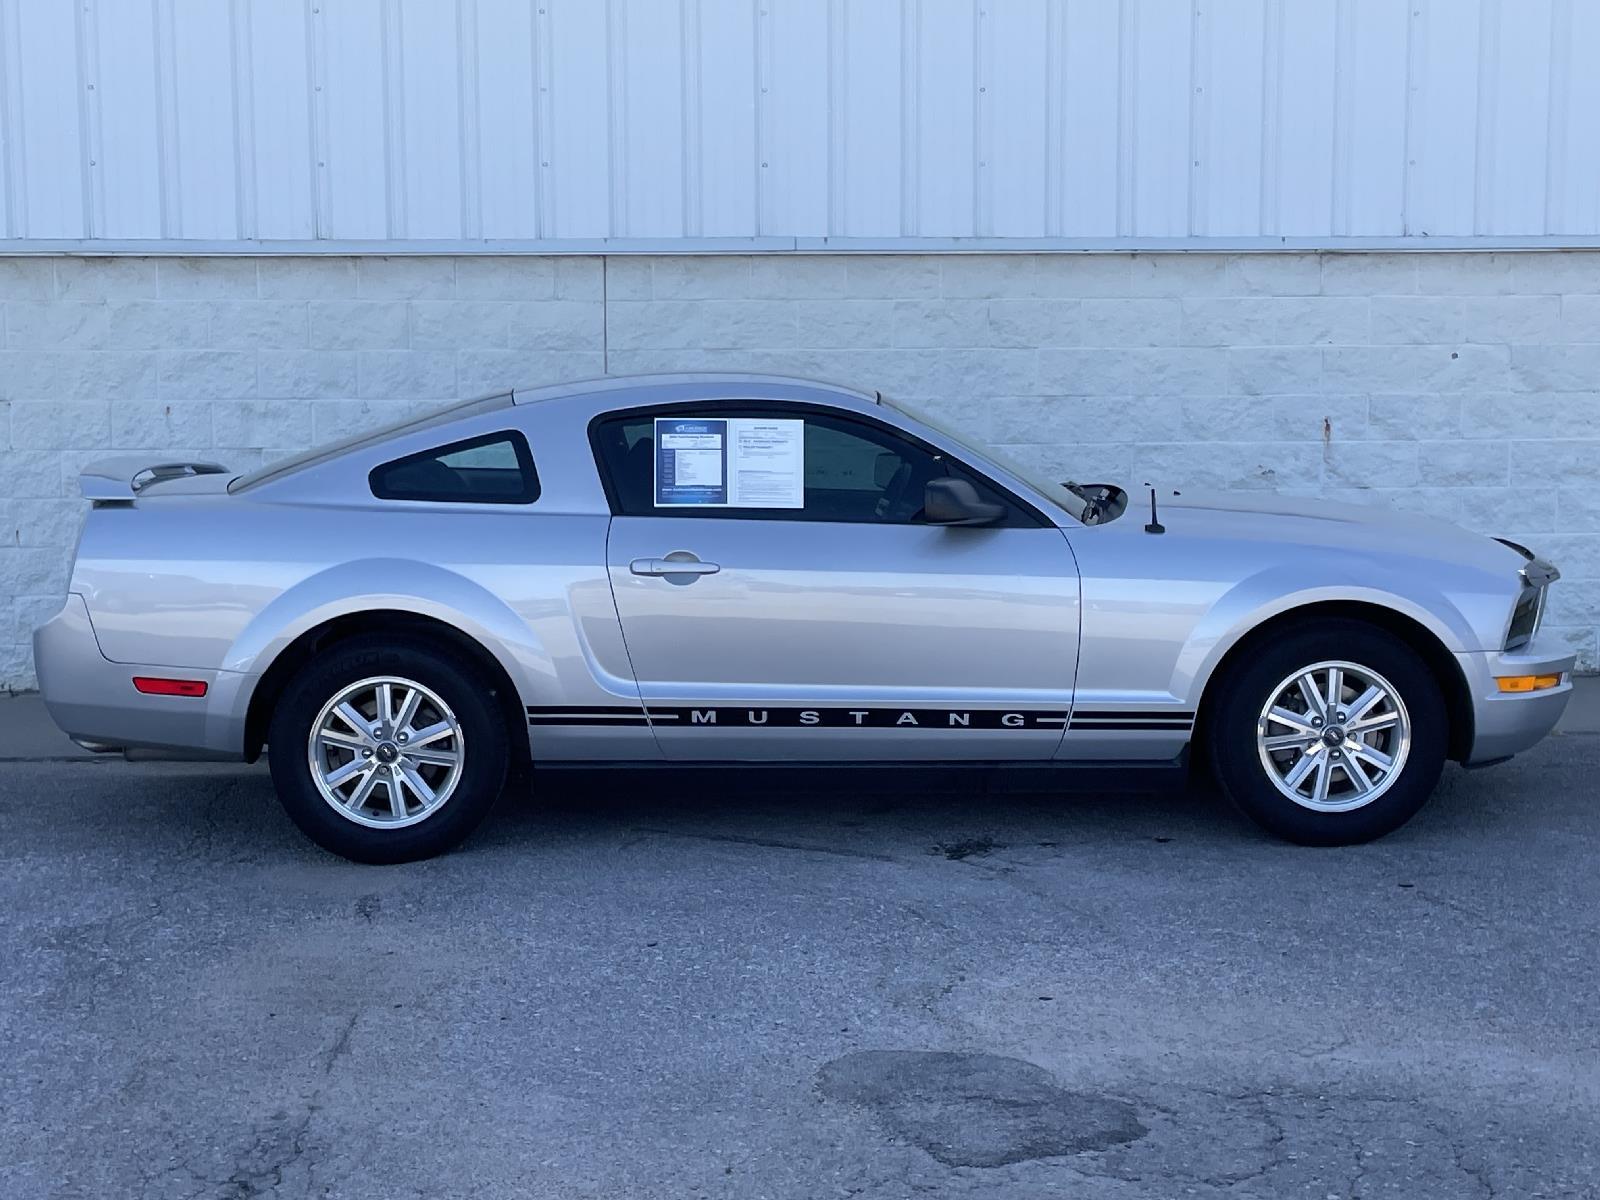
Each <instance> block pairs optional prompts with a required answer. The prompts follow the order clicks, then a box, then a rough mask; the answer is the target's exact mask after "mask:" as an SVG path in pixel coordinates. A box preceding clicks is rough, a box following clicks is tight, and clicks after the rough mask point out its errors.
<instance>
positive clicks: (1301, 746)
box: [1256, 661, 1411, 812]
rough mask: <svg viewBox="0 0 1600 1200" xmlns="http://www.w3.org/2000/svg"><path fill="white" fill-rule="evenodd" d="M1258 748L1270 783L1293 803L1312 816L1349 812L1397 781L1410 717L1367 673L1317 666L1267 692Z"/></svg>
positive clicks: (1356, 667) (1340, 665) (1393, 693)
mask: <svg viewBox="0 0 1600 1200" xmlns="http://www.w3.org/2000/svg"><path fill="white" fill-rule="evenodd" d="M1256 746H1257V749H1258V750H1259V752H1260V756H1261V765H1262V766H1263V767H1264V768H1265V770H1266V772H1267V778H1268V779H1270V780H1271V781H1272V783H1273V786H1274V787H1276V788H1277V789H1278V791H1280V792H1282V793H1283V794H1284V795H1285V796H1287V797H1288V798H1289V799H1290V800H1293V801H1294V802H1295V803H1296V804H1299V805H1301V806H1302V807H1304V808H1309V809H1312V810H1313V811H1316V812H1349V811H1350V810H1352V809H1357V808H1361V807H1363V806H1365V805H1368V804H1371V803H1372V802H1373V801H1374V800H1376V799H1377V798H1378V797H1379V796H1381V795H1383V793H1384V792H1386V791H1388V790H1389V788H1390V787H1391V786H1393V784H1394V782H1395V780H1397V779H1399V778H1400V772H1401V771H1402V770H1403V769H1404V767H1405V763H1406V757H1407V755H1408V754H1409V753H1410V750H1411V717H1410V715H1409V714H1408V713H1407V712H1406V706H1405V702H1404V701H1403V700H1402V699H1401V698H1400V693H1399V692H1398V691H1397V690H1396V689H1395V687H1394V685H1393V684H1391V683H1390V682H1389V681H1388V680H1387V679H1385V678H1384V677H1383V676H1381V675H1379V674H1378V673H1377V672H1376V671H1374V670H1372V669H1371V668H1369V667H1364V666H1361V665H1360V664H1358V663H1352V662H1342V661H1328V662H1319V663H1315V664H1313V665H1312V666H1309V667H1306V668H1303V669H1302V670H1299V671H1296V672H1295V673H1294V674H1293V675H1290V676H1289V677H1288V678H1286V679H1284V680H1283V681H1282V682H1281V683H1279V684H1278V686H1277V687H1275V688H1273V689H1272V691H1271V693H1270V694H1269V698H1268V700H1267V703H1266V705H1265V706H1264V707H1263V708H1262V710H1261V716H1260V718H1259V720H1258V721H1257V723H1256Z"/></svg>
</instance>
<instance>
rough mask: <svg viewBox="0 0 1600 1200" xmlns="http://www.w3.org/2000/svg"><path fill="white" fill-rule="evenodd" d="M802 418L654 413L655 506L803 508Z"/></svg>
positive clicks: (803, 434)
mask: <svg viewBox="0 0 1600 1200" xmlns="http://www.w3.org/2000/svg"><path fill="white" fill-rule="evenodd" d="M805 426H806V423H805V422H804V421H794V420H782V419H775V418H767V417H729V418H723V417H657V418H656V420H655V445H656V455H655V484H656V492H655V500H656V507H657V508H686V507H710V508H804V507H805Z"/></svg>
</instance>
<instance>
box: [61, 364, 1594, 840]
mask: <svg viewBox="0 0 1600 1200" xmlns="http://www.w3.org/2000/svg"><path fill="white" fill-rule="evenodd" d="M81 484H82V490H83V494H84V495H85V496H86V497H87V498H88V499H89V501H90V504H91V508H90V511H89V514H88V517H87V520H86V522H85V524H84V527H83V533H82V537H81V539H80V542H79V545H78V553H77V561H76V564H75V566H74V569H73V572H72V579H71V584H70V588H69V592H68V595H67V597H66V602H65V604H64V606H63V607H62V609H61V611H60V612H59V613H58V614H57V615H56V616H54V617H53V618H51V619H50V620H49V621H48V622H47V623H46V624H45V625H44V626H43V627H42V628H40V629H39V630H38V631H37V633H36V634H35V639H34V648H35V654H36V660H37V665H38V672H39V679H40V684H41V687H42V690H43V693H44V699H45V702H46V704H47V705H48V707H49V710H50V712H51V714H52V716H53V717H54V718H55V720H56V722H57V723H58V724H59V725H60V726H61V727H62V728H63V729H64V730H66V731H67V732H68V733H69V734H71V735H72V736H73V737H74V738H75V739H77V740H78V741H79V742H81V743H82V744H84V745H86V746H89V747H91V748H93V749H96V750H108V751H109V750H127V749H130V748H136V747H158V748H164V749H167V750H179V751H182V752H185V753H189V754H196V755H202V756H216V757H224V758H234V759H255V758H256V757H257V756H258V755H260V754H261V752H262V751H263V749H264V748H270V751H271V753H270V755H269V762H270V766H271V771H272V777H273V780H274V783H275V786H276V788H277V791H278V794H279V796H280V797H281V799H282V802H283V804H284V806H285V808H286V809H287V810H288V813H289V815H290V816H291V817H292V818H293V820H294V821H295V822H296V824H298V825H299V826H300V828H301V829H302V830H304V831H305V832H306V833H307V834H308V835H309V836H310V837H311V838H313V839H314V840H315V841H317V842H318V843H320V844H321V845H322V846H324V847H326V848H327V849H329V850H331V851H333V852H334V853H336V854H342V855H345V856H347V857H349V858H353V859H358V860H361V861H366V862H396V861H403V860H408V859H415V858H420V857H424V856H427V855H431V854H435V853H438V852H440V851H442V850H444V849H446V848H448V847H450V846H452V845H454V844H456V843H458V842H459V841H461V839H463V838H464V837H466V836H467V835H468V834H469V833H470V832H471V831H472V830H473V829H474V828H475V827H476V826H477V825H478V823H479V822H480V821H482V820H483V818H484V816H485V815H486V814H487V813H488V811H489V809H490V807H491V806H492V805H493V803H494V801H495V799H496V798H497V796H499V795H500V794H501V792H502V791H503V790H505V788H506V786H507V782H508V780H524V779H532V778H536V777H537V775H538V773H539V772H542V771H545V770H548V769H551V768H554V767H557V766H574V765H590V766H592V765H595V764H613V765H615V764H641V763H644V764H657V765H659V768H660V769H662V770H667V769H670V768H672V767H673V766H675V765H677V766H683V765H686V764H690V765H692V764H702V765H703V764H730V763H741V764H779V763H781V764H789V765H793V766H801V767H803V766H804V765H805V764H816V763H855V764H874V763H876V764H885V763H888V764H906V763H920V764H941V765H944V766H948V767H949V768H950V769H956V768H960V767H965V768H979V769H981V770H983V771H985V772H987V773H989V774H996V773H1000V772H1001V771H1002V769H1007V768H1031V771H1028V772H1027V774H1029V775H1031V777H1032V778H1034V779H1035V780H1036V781H1037V780H1038V779H1039V778H1040V777H1041V776H1042V775H1044V774H1046V773H1047V772H1048V773H1050V775H1051V777H1052V778H1057V777H1059V778H1061V779H1062V780H1065V779H1066V778H1067V777H1068V775H1069V774H1070V773H1071V772H1072V771H1074V770H1078V771H1082V770H1084V769H1090V768H1092V769H1094V770H1095V772H1096V776H1095V777H1096V778H1097V779H1101V780H1105V781H1107V782H1108V783H1109V784H1110V785H1112V786H1116V787H1118V789H1119V790H1122V789H1123V787H1124V786H1125V784H1126V783H1127V782H1129V781H1132V780H1133V779H1134V772H1135V771H1137V770H1141V769H1152V768H1163V767H1165V768H1168V769H1170V770H1173V771H1175V772H1182V771H1187V770H1189V769H1191V767H1192V766H1193V765H1195V764H1201V763H1203V764H1204V766H1205V767H1206V769H1208V770H1209V771H1211V772H1213V773H1214V775H1215V777H1216V779H1217V780H1218V781H1219V783H1220V785H1221V787H1222V789H1223V790H1224V791H1225V792H1226V793H1227V794H1228V795H1229V796H1230V797H1231V798H1232V799H1233V800H1234V801H1235V802H1236V803H1237V804H1238V805H1239V806H1240V807H1241V808H1242V809H1243V810H1244V811H1245V812H1246V813H1247V814H1249V816H1251V817H1252V818H1254V819H1255V820H1256V821H1257V822H1259V823H1260V824H1261V825H1262V826H1264V827H1266V828H1267V829H1268V830H1271V831H1272V832H1274V833H1276V834H1278V835H1281V836H1282V837H1285V838H1289V839H1292V840H1294V841H1297V842H1302V843H1313V844H1336V843H1349V842H1357V841H1361V840H1364V839H1370V838H1374V837H1378V836H1381V835H1383V834H1385V833H1388V832H1389V831H1391V830H1393V829H1395V828H1396V827H1398V826H1399V825H1401V824H1402V823H1403V822H1405V821H1406V820H1407V819H1408V818H1410V817H1411V816H1412V814H1414V813H1415V812H1416V811H1417V810H1418V809H1419V808H1420V807H1421V805H1422V804H1423V802H1424V801H1425V800H1426V799H1427V797H1428V795H1429V793H1430V792H1432V790H1433V789H1434V787H1435V784H1436V783H1437V781H1438V779H1439V774H1440V771H1441V769H1442V768H1443V765H1444V762H1445V760H1446V759H1453V760H1455V761H1458V762H1460V763H1463V764H1465V765H1467V766H1469V767H1476V766H1483V765H1487V764H1489V763H1493V762H1497V761H1500V760H1502V759H1505V758H1507V757H1509V756H1510V755H1512V754H1515V753H1517V752H1518V751H1521V750H1525V749H1527V748H1528V747H1530V746H1532V745H1533V744H1534V743H1535V742H1537V741H1539V739H1540V738H1542V737H1544V736H1545V734H1547V733H1549V732H1550V730H1551V728H1552V727H1553V726H1554V725H1555V723H1556V721H1557V719H1558V718H1559V717H1560V715H1561V712H1562V709H1563V708H1564V706H1565V705H1566V702H1567V699H1568V695H1569V693H1570V690H1571V682H1570V672H1571V670H1572V666H1573V656H1572V655H1571V654H1570V653H1569V652H1568V650H1567V648H1566V647H1565V646H1564V645H1562V644H1560V643H1559V642H1556V641H1554V640H1552V639H1551V638H1549V637H1548V636H1541V634H1540V632H1539V623H1540V615H1541V613H1542V611H1543V609H1544V605H1545V597H1546V592H1547V589H1548V588H1549V585H1550V584H1551V582H1552V581H1554V580H1555V579H1556V577H1557V573H1556V571H1555V569H1554V568H1553V567H1551V566H1550V565H1549V564H1547V563H1545V562H1543V561H1541V560H1540V559H1539V558H1538V557H1537V556H1535V555H1534V554H1533V553H1532V552H1531V551H1529V550H1527V549H1525V548H1523V547H1522V546H1518V545H1515V544H1514V543H1511V542H1507V541H1504V540H1498V539H1494V538H1488V537H1482V536H1479V535H1476V534H1472V533H1467V532H1465V531H1464V530H1461V529H1458V528H1456V527H1454V526H1451V525H1448V524H1445V523H1442V522H1439V521H1431V520H1423V519H1420V518H1415V517H1407V516H1401V515H1399V514H1396V513H1392V512H1387V511H1381V510H1375V509H1361V508H1356V507H1352V506H1350V505H1347V504H1344V503H1342V502H1336V501H1330V500H1323V499H1316V498H1300V499H1287V498H1280V497H1275V496H1270V495H1251V496H1243V495H1232V494H1230V495H1202V494H1199V493H1193V492H1189V491H1187V490H1185V491H1183V492H1181V493H1180V492H1177V491H1173V490H1171V489H1154V488H1151V487H1149V486H1147V485H1137V486H1136V485H1135V484H1134V482H1133V481H1125V482H1123V483H1121V484H1118V483H1116V482H1107V483H1090V482H1083V483H1073V482H1065V483H1062V482H1057V481H1056V480H1055V479H1054V478H1051V477H1047V476H1041V475H1040V473H1039V472H1038V471H1037V470H1035V469H1033V468H1031V467H1029V466H1026V465H1022V464H1019V463H1016V462H1012V461H1010V460H1009V459H1008V458H1006V457H1005V456H1003V455H1001V454H999V453H997V452H995V451H993V450H991V449H987V448H984V447H982V446H980V445H975V444H974V443H973V442H972V441H970V440H969V439H968V438H967V437H965V436H963V435H961V434H958V433H956V432H953V431H951V430H949V429H946V428H944V427H943V426H942V425H941V424H940V423H939V422H937V421H936V420H934V419H933V418H931V417H929V416H926V415H923V414H920V413H918V412H916V411H915V410H913V409H911V408H909V407H907V406H905V405H901V404H896V403H894V402H892V401H889V400H886V399H884V398H883V397H881V396H879V395H876V394H874V393H869V392H860V391H853V390H849V389H846V388H842V387H836V386H832V385H827V384H821V383H814V382H809V381H805V380H798V379H785V378H773V377H766V376H755V375H674V376H651V377H635V378H613V379H605V380H597V381H590V382H584V383H573V384H568V385H564V386H559V387H547V388H541V389H538V390H534V391H528V392H523V391H517V392H513V393H506V394H503V395H496V396H488V397H485V398H483V399H479V400H473V401H470V402H468V403H464V404H459V405H456V406H453V407H450V408H446V409H443V410H441V411H438V412H435V413H431V414H428V415H426V416H423V417H420V418H418V419H414V420H410V421H407V422H404V423H402V424H398V425H394V426H391V427H389V428H386V429H382V430H378V431H376V432H372V433H367V434H363V435H361V436H359V437H355V438H352V439H350V440H348V441H345V442H342V443H340V444H338V445H334V446H329V447H326V448H322V449H317V450H313V451H311V452H309V453H307V454H303V455H300V456H299V457H296V458H290V459H287V460H284V461H280V462H275V463H272V464H270V465H268V466H267V467H265V468H263V469H262V470H259V471H255V472H253V473H250V474H239V473H236V472H233V471H229V470H227V469H226V468H224V467H222V466H219V465H217V464H213V463H200V462H171V463H168V462H162V463H154V464H152V463H150V462H148V461H145V460H115V461H110V462H106V463H100V464H96V465H94V466H92V467H90V468H89V469H88V470H86V471H85V472H84V473H83V475H82V477H81ZM941 769H942V767H941ZM1057 772H1060V773H1061V774H1060V775H1059V776H1056V775H1055V773H1057Z"/></svg>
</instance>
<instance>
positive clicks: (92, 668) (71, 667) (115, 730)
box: [33, 593, 248, 759]
mask: <svg viewBox="0 0 1600 1200" xmlns="http://www.w3.org/2000/svg"><path fill="white" fill-rule="evenodd" d="M33 659H34V666H35V668H36V670H37V671H38V674H39V692H40V694H41V696H42V697H43V699H44V705H45V708H46V709H47V710H48V711H49V713H50V719H51V720H53V721H54V722H55V723H56V724H57V725H59V726H60V727H61V729H62V731H63V732H64V733H66V734H67V736H68V737H70V738H72V739H73V741H75V742H78V743H80V744H84V745H87V746H89V748H90V749H95V750H121V749H125V748H128V747H135V746H137V747H143V748H151V749H159V750H174V751H180V752H183V753H185V754H192V755H195V756H196V757H202V758H226V759H237V758H242V757H244V720H243V717H242V716H240V715H236V714H235V713H234V711H233V709H234V706H235V704H236V702H237V701H238V700H239V698H240V697H241V696H242V695H244V694H245V692H244V689H243V688H242V686H241V685H242V684H243V683H244V681H245V680H246V679H247V678H248V677H246V676H243V675H240V674H239V673H238V672H235V671H199V670H189V669H187V668H185V669H184V670H183V671H182V672H181V674H182V675H183V677H184V678H186V679H201V680H204V681H205V683H206V695H205V696H204V697H199V698H192V697H187V696H151V695H146V694H144V693H142V692H138V691H135V690H134V686H133V677H134V676H135V675H165V674H174V673H176V672H174V671H172V669H170V668H164V667H161V666H157V665H139V664H134V663H114V662H111V661H110V660H108V659H107V658H106V657H105V655H103V654H101V653H100V644H99V643H98V642H97V641H96V640H95V636H94V627H93V626H92V625H91V624H90V622H89V609H88V606H87V605H86V604H85V603H84V600H83V597H82V596H80V595H77V594H76V593H69V594H68V596H67V598H66V603H65V604H63V605H62V608H61V611H60V612H58V613H57V614H56V615H55V616H53V617H51V618H50V619H49V620H48V621H46V622H45V623H44V624H43V625H41V626H39V628H38V629H37V630H35V631H34V634H33Z"/></svg>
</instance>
